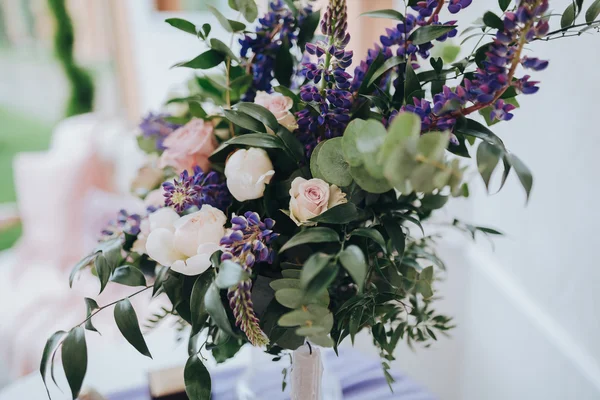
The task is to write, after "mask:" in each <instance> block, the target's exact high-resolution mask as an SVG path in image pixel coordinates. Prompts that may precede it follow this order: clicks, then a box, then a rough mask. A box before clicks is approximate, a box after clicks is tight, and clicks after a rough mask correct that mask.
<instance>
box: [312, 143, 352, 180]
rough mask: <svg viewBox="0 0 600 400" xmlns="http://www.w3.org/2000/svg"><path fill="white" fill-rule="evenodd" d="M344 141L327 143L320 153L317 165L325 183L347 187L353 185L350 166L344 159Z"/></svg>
mask: <svg viewBox="0 0 600 400" xmlns="http://www.w3.org/2000/svg"><path fill="white" fill-rule="evenodd" d="M342 140H343V139H342V138H334V139H329V140H327V141H325V144H324V145H323V147H322V148H321V149H320V151H319V153H318V158H317V165H318V168H319V171H320V173H321V175H322V176H323V178H324V179H325V181H327V182H328V183H330V184H333V185H337V186H340V187H346V186H349V185H350V184H351V183H352V176H351V175H350V166H349V165H348V163H347V162H346V160H345V159H344V154H343V150H342Z"/></svg>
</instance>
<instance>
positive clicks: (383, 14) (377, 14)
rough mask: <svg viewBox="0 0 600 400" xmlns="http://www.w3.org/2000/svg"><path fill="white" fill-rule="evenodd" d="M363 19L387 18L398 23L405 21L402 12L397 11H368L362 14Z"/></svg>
mask: <svg viewBox="0 0 600 400" xmlns="http://www.w3.org/2000/svg"><path fill="white" fill-rule="evenodd" d="M360 16H361V17H371V18H386V19H394V20H397V21H404V15H403V14H402V13H401V12H400V11H396V10H375V11H368V12H364V13H362V14H360Z"/></svg>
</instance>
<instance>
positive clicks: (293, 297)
mask: <svg viewBox="0 0 600 400" xmlns="http://www.w3.org/2000/svg"><path fill="white" fill-rule="evenodd" d="M275 299H276V300H277V302H278V303H279V304H281V305H282V306H284V307H287V308H291V309H295V308H298V307H300V306H301V305H302V300H303V299H304V291H302V290H301V289H293V288H290V289H281V290H278V291H277V292H275Z"/></svg>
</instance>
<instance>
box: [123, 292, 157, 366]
mask: <svg viewBox="0 0 600 400" xmlns="http://www.w3.org/2000/svg"><path fill="white" fill-rule="evenodd" d="M114 314H115V323H116V324H117V327H118V328H119V331H120V332H121V334H122V335H123V337H125V339H126V340H127V341H128V342H129V344H131V345H132V346H133V347H135V349H136V350H137V351H139V352H140V353H141V354H143V355H145V356H146V357H149V358H152V355H151V354H150V350H148V346H147V345H146V341H145V340H144V336H143V335H142V331H141V330H140V325H139V323H138V318H137V315H136V313H135V310H134V309H133V306H132V305H131V302H130V301H129V299H124V300H121V301H120V302H118V303H117V305H116V306H115V311H114Z"/></svg>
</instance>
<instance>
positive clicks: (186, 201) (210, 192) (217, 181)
mask: <svg viewBox="0 0 600 400" xmlns="http://www.w3.org/2000/svg"><path fill="white" fill-rule="evenodd" d="M162 186H163V190H164V196H165V205H166V206H168V207H173V208H174V209H175V210H176V211H177V212H178V213H181V212H183V211H185V210H187V209H189V208H190V207H194V206H196V207H198V208H201V207H202V206H203V205H204V204H208V205H211V206H213V207H216V208H218V209H220V210H222V211H226V210H227V207H229V206H230V205H231V194H230V193H229V190H228V189H227V185H226V184H225V182H224V180H223V179H222V178H221V176H219V174H218V173H216V172H214V171H211V172H208V173H204V172H203V171H202V169H201V168H200V167H198V166H196V167H194V173H193V174H190V173H189V172H188V171H187V170H186V171H183V172H182V173H181V175H180V177H179V180H177V179H175V180H174V181H173V182H165V183H163V185H162Z"/></svg>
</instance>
